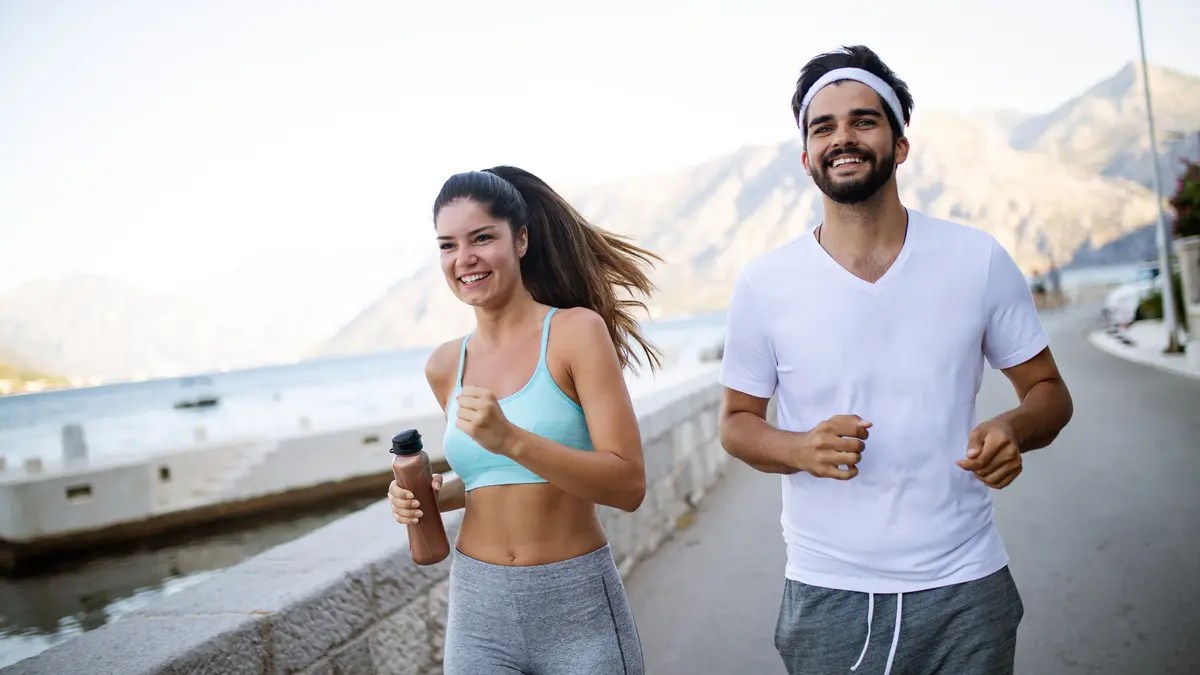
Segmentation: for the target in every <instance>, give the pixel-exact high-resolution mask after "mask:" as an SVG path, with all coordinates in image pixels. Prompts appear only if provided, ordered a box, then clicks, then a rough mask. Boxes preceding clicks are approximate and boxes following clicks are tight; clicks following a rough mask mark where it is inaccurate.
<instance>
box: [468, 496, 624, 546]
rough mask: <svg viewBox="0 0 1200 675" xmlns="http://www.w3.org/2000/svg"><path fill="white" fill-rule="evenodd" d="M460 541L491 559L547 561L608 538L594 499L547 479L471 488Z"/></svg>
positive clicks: (600, 543) (598, 543)
mask: <svg viewBox="0 0 1200 675" xmlns="http://www.w3.org/2000/svg"><path fill="white" fill-rule="evenodd" d="M466 505H467V508H466V513H465V514H464V515H463V521H462V525H461V526H460V527H459V532H458V542H457V543H456V546H457V548H458V550H459V551H461V552H462V553H463V554H464V555H467V556H470V557H472V558H475V559H476V560H480V561H483V562H485V563H491V564H493V565H515V566H528V565H544V564H547V563H552V562H559V561H562V560H569V559H571V558H575V557H578V556H581V555H584V554H585V553H591V552H592V551H595V550H597V549H599V548H600V547H602V546H604V544H605V543H606V542H607V541H608V539H607V537H606V535H605V533H604V527H603V526H602V525H601V524H600V518H599V516H598V515H597V514H596V505H595V504H594V503H593V502H590V501H587V500H584V499H580V498H578V497H574V496H572V495H569V494H567V493H566V492H563V491H562V490H561V489H560V488H557V487H555V486H553V485H551V484H549V483H532V484H522V485H493V486H488V487H481V488H476V489H474V490H471V491H470V492H468V493H467V500H466Z"/></svg>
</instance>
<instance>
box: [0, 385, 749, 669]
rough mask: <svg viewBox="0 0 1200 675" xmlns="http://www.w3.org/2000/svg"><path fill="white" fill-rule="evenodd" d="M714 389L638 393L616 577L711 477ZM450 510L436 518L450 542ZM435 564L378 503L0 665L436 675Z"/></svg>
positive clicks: (441, 612) (616, 514)
mask: <svg viewBox="0 0 1200 675" xmlns="http://www.w3.org/2000/svg"><path fill="white" fill-rule="evenodd" d="M720 395H721V394H720V386H719V385H718V384H717V382H716V367H715V366H712V367H709V368H708V369H707V370H705V371H704V373H703V374H701V375H699V376H698V377H697V378H696V379H694V380H691V381H688V382H685V383H683V384H680V385H677V386H675V387H673V388H671V389H669V390H666V391H663V392H660V393H658V394H655V395H654V396H651V397H643V398H640V399H639V400H638V402H637V413H638V422H639V426H640V429H641V433H642V439H643V448H644V454H645V461H646V474H647V491H646V499H645V501H644V502H643V503H642V506H641V508H639V509H638V510H637V511H636V512H635V513H632V514H630V513H624V512H621V511H619V510H616V509H611V508H608V507H600V514H601V518H602V520H603V522H604V525H605V528H606V530H607V532H608V535H609V540H610V543H611V545H612V548H613V554H614V556H615V557H616V560H617V563H618V566H619V568H620V570H621V573H622V574H623V575H627V574H629V572H630V571H631V570H632V569H633V568H634V567H635V566H636V565H637V563H638V562H639V561H640V560H643V559H645V558H646V557H647V556H648V555H650V554H652V553H653V552H654V550H655V549H657V548H658V547H659V545H661V543H662V542H663V541H664V540H665V539H666V538H667V537H668V536H670V534H671V533H672V532H673V531H674V530H675V528H676V527H677V525H678V524H679V522H680V519H681V517H683V516H684V515H685V514H687V513H688V512H689V510H690V509H691V508H692V507H693V506H694V505H695V504H696V503H697V502H698V501H699V500H700V499H702V498H703V496H704V494H705V492H706V490H707V488H708V487H710V486H711V485H712V483H713V482H714V481H715V480H716V478H717V476H718V475H719V473H720V470H721V467H722V466H723V465H724V462H725V460H726V454H725V453H724V451H723V450H722V449H721V447H720V442H719V440H718V437H717V415H718V407H719V404H720ZM461 516H462V512H461V511H458V512H454V513H449V514H444V519H445V523H446V528H447V531H448V533H449V534H450V536H451V537H454V536H456V534H457V532H458V526H459V523H460V522H461ZM449 565H450V562H449V560H446V561H444V562H442V563H439V564H437V565H432V566H429V567H424V568H423V567H419V566H417V565H414V564H413V563H412V560H411V558H410V557H409V553H408V542H407V537H406V536H405V529H404V528H403V527H401V526H400V525H397V524H396V523H395V521H393V520H392V517H391V512H390V509H389V507H388V504H387V502H386V501H382V500H381V501H380V502H378V503H376V504H374V505H372V506H370V507H367V508H366V509H363V510H362V511H359V512H357V513H355V514H352V515H350V516H348V517H346V518H343V519H341V520H338V521H336V522H334V523H331V524H330V525H328V526H326V527H324V528H321V529H319V530H316V531H313V532H311V533H309V534H308V535H306V536H304V537H301V538H299V539H296V540H294V541H292V542H289V543H287V544H284V545H281V546H278V547H276V548H273V549H271V550H269V551H267V552H265V553H263V554H261V555H258V556H256V557H254V558H251V559H248V560H246V561H244V562H242V563H241V564H239V565H236V566H234V567H232V568H229V569H227V570H224V571H222V572H221V573H219V574H217V575H215V576H214V577H212V578H211V579H208V580H205V581H203V582H201V583H199V584H196V585H194V586H191V587H189V588H186V589H184V590H182V591H179V592H177V593H175V594H173V595H170V596H167V597H164V598H161V599H159V600H158V601H156V602H154V603H152V604H150V605H149V606H147V607H146V608H144V609H143V610H141V611H139V612H137V613H135V614H131V615H128V616H127V617H125V618H122V619H120V620H118V621H116V622H114V623H112V624H109V625H106V626H104V627H101V628H99V629H97V630H94V631H91V632H88V633H84V634H82V635H80V636H77V637H75V638H73V639H71V640H68V641H67V642H65V643H63V644H62V645H59V646H57V647H54V648H51V649H49V650H47V651H46V652H43V653H42V654H39V655H37V656H34V657H32V658H29V659H26V660H24V661H21V662H19V663H17V664H14V665H13V666H10V667H8V668H5V669H3V670H0V673H3V674H4V675H32V674H34V673H37V674H46V675H50V674H53V675H66V674H69V673H87V674H88V675H151V674H155V675H158V674H164V675H165V674H174V673H190V674H195V675H207V674H212V675H216V674H218V673H219V674H221V675H251V674H253V675H259V674H264V675H265V674H272V675H275V674H280V675H282V674H284V673H303V674H305V675H349V674H353V675H369V674H378V675H384V674H387V675H391V674H396V675H400V674H404V675H427V674H431V673H440V672H441V655H442V639H443V635H444V631H445V616H446V578H447V575H448V574H449V571H450V567H449Z"/></svg>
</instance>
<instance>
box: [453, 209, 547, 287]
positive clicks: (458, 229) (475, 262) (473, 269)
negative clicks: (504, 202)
mask: <svg viewBox="0 0 1200 675" xmlns="http://www.w3.org/2000/svg"><path fill="white" fill-rule="evenodd" d="M434 229H435V230H436V232H437V241H438V248H440V249H441V251H442V274H443V275H445V277H446V283H447V284H449V285H450V290H451V291H453V292H454V295H455V296H456V297H458V299H459V300H462V301H463V302H464V303H466V304H468V305H471V306H473V307H482V306H485V305H488V304H490V303H492V302H493V301H496V300H497V299H504V298H507V297H508V295H509V293H511V292H512V290H513V289H514V288H516V287H519V286H520V285H521V283H522V282H521V256H524V255H525V251H526V249H527V247H528V237H527V234H526V230H525V228H521V229H520V231H519V232H517V233H516V235H514V234H513V231H512V227H511V226H510V225H509V224H508V221H506V220H500V219H498V218H493V217H492V216H491V215H490V214H489V213H488V212H487V209H485V208H483V207H481V206H480V205H479V204H477V203H475V202H473V201H471V200H467V199H463V200H459V201H456V202H453V203H451V204H447V205H446V206H444V207H442V210H441V211H439V212H438V216H437V220H436V222H435V223H434Z"/></svg>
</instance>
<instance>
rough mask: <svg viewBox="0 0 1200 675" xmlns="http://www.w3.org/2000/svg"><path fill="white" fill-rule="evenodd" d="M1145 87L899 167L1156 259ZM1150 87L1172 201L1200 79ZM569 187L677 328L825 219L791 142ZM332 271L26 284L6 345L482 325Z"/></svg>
mask: <svg viewBox="0 0 1200 675" xmlns="http://www.w3.org/2000/svg"><path fill="white" fill-rule="evenodd" d="M1140 77H1141V75H1140V70H1139V69H1138V68H1136V67H1134V66H1133V65H1130V66H1129V67H1126V68H1124V69H1122V70H1121V71H1120V72H1118V73H1116V74H1115V75H1114V76H1113V77H1111V78H1109V79H1107V80H1105V81H1104V82H1101V83H1098V84H1097V85H1095V86H1094V87H1091V88H1090V89H1088V90H1086V91H1084V92H1083V93H1081V94H1080V95H1079V96H1076V97H1075V98H1072V99H1070V100H1068V101H1066V102H1065V103H1064V104H1063V105H1062V106H1060V107H1058V108H1057V109H1055V110H1052V111H1049V112H1048V113H1046V114H1044V115H1032V116H1031V115H1024V114H1021V113H1014V112H1012V111H994V112H989V113H982V114H979V115H973V116H970V117H965V116H959V115H951V114H938V113H935V112H932V111H926V110H918V111H917V112H916V115H915V117H914V126H913V127H912V129H911V130H910V131H911V132H910V136H911V138H912V141H913V147H914V151H913V154H912V156H911V157H910V159H909V161H908V162H907V163H906V164H905V165H904V166H903V167H901V169H900V171H899V173H898V176H899V181H900V186H901V190H902V197H903V199H904V201H905V202H906V203H907V204H909V205H910V206H912V207H914V208H917V209H920V210H922V211H925V212H927V213H929V214H932V215H936V216H942V217H947V218H952V219H956V220H959V221H962V222H966V223H968V224H971V225H973V226H976V227H980V228H982V229H985V230H988V231H989V232H992V233H993V234H994V235H995V236H996V237H997V238H998V239H999V240H1000V241H1001V242H1002V243H1003V244H1004V245H1005V246H1006V247H1008V249H1009V250H1010V251H1011V252H1012V253H1013V255H1014V257H1016V258H1017V260H1018V261H1019V262H1021V263H1022V264H1023V265H1025V266H1026V267H1027V268H1032V267H1035V266H1042V265H1044V264H1045V263H1046V261H1048V260H1049V259H1050V258H1053V259H1055V260H1056V261H1058V262H1059V263H1060V264H1061V263H1065V262H1068V261H1071V260H1072V259H1075V258H1076V257H1079V259H1080V260H1081V261H1082V260H1088V261H1092V262H1101V261H1103V262H1120V261H1121V260H1123V259H1127V258H1129V257H1130V256H1144V254H1145V251H1146V250H1147V248H1148V246H1147V244H1148V243H1149V244H1152V243H1153V237H1152V234H1151V236H1150V237H1147V236H1146V232H1147V231H1146V230H1145V229H1144V226H1146V225H1148V224H1150V223H1153V222H1154V219H1155V210H1154V208H1153V200H1152V197H1151V193H1150V191H1149V190H1148V189H1147V187H1148V186H1149V185H1151V180H1150V165H1149V161H1148V159H1147V154H1148V152H1149V146H1148V143H1147V142H1146V138H1147V136H1146V133H1145V116H1144V102H1143V101H1144V99H1143V97H1142V92H1141V80H1140ZM1150 83H1151V88H1152V92H1153V94H1154V100H1155V109H1154V112H1155V116H1156V119H1157V121H1158V131H1159V136H1160V139H1161V143H1160V146H1161V150H1162V152H1163V154H1162V167H1163V170H1164V183H1165V185H1164V190H1165V191H1167V192H1168V193H1169V192H1170V191H1171V190H1172V189H1173V187H1174V176H1175V175H1177V173H1178V170H1179V166H1178V163H1177V161H1176V158H1177V157H1178V156H1181V155H1190V156H1192V157H1196V156H1200V147H1197V145H1196V144H1197V138H1198V136H1197V132H1200V78H1196V77H1192V76H1189V75H1185V74H1182V73H1178V72H1175V71H1170V70H1165V69H1157V68H1152V70H1151V74H1150ZM563 189H564V192H565V193H566V194H567V196H568V197H569V198H571V199H572V200H573V201H574V202H575V203H576V204H577V206H579V207H580V209H581V210H582V211H583V212H584V213H586V214H588V215H589V216H590V217H591V218H592V219H593V220H594V221H595V222H597V223H598V224H600V225H603V226H604V227H607V228H609V229H612V230H614V231H617V232H622V233H625V234H629V235H632V236H634V237H635V238H637V240H638V241H639V242H640V243H642V244H644V245H646V246H648V247H650V248H651V249H653V250H655V251H657V252H659V253H660V254H661V255H663V256H664V258H666V261H667V262H666V264H665V265H662V266H660V268H659V269H658V270H656V272H655V279H656V281H657V283H658V284H659V287H660V292H659V293H658V294H657V295H656V296H655V298H654V299H653V300H652V304H653V307H654V311H655V312H656V314H657V315H663V316H670V315H680V314H687V313H691V312H697V311H704V310H709V309H714V308H719V307H722V306H723V305H724V303H725V302H726V300H727V298H728V293H729V288H730V283H731V282H732V280H733V278H734V275H735V274H736V273H737V270H738V269H739V268H740V267H741V265H742V264H744V263H745V262H746V261H747V260H749V259H750V258H752V257H754V256H756V255H758V254H760V253H762V252H764V251H766V250H769V249H771V248H773V247H776V246H779V245H780V244H783V243H784V242H786V241H788V240H790V239H791V238H793V237H795V236H797V235H799V234H801V233H803V232H805V231H807V230H809V229H811V228H812V227H814V226H815V225H816V224H817V223H819V222H820V219H821V199H820V197H821V195H820V193H819V192H818V191H817V189H816V188H815V187H814V186H813V184H812V181H811V180H810V179H809V178H808V177H807V176H805V175H804V172H803V170H802V168H801V164H800V146H799V144H798V142H796V141H794V140H793V141H789V142H784V143H780V144H776V145H769V146H757V147H747V148H743V149H741V150H739V151H737V152H733V153H729V154H727V155H724V156H720V157H715V158H713V159H711V160H710V161H707V162H704V163H702V164H699V165H697V166H694V167H692V168H690V169H687V170H684V171H677V172H672V173H666V174H661V175H652V176H643V177H639V178H636V179H629V180H625V181H621V182H618V183H613V184H607V185H600V186H589V187H582V188H578V189H571V188H563ZM1151 248H1152V247H1151ZM272 269H274V268H272ZM282 269H284V270H285V271H287V270H289V269H290V268H286V267H285V268H282ZM335 269H338V270H343V272H344V268H343V267H336V266H334V265H332V264H331V265H329V266H328V267H324V268H320V269H317V268H314V269H307V268H306V269H296V270H290V272H289V274H288V275H282V274H278V275H276V274H267V275H265V276H266V278H267V282H264V281H263V276H264V275H263V274H261V273H258V272H256V271H255V270H253V269H252V270H250V272H252V273H248V274H246V275H245V276H244V278H243V277H241V276H238V277H236V278H235V277H231V278H230V279H228V280H227V281H226V282H225V283H224V285H223V286H224V287H222V288H215V287H214V288H207V289H203V291H202V292H200V293H199V294H197V295H192V296H185V295H181V294H179V293H176V292H166V291H160V290H146V289H143V288H137V287H134V286H132V285H130V284H126V283H123V282H118V281H115V280H112V279H104V278H100V277H94V276H76V277H71V278H64V279H56V280H49V281H43V282H36V283H30V284H27V285H25V286H23V287H20V288H15V289H12V290H9V291H6V292H4V293H0V345H4V346H6V347H8V348H11V350H12V351H13V352H14V353H15V354H17V355H18V356H19V358H20V360H21V361H22V362H24V363H27V364H29V366H30V367H33V368H37V369H40V370H43V371H47V372H53V373H60V374H64V375H67V376H70V377H73V378H89V377H102V378H105V379H110V378H138V377H145V376H166V375H172V374H178V373H187V372H196V371H206V370H215V369H221V368H236V367H242V366H249V365H256V364H263V363H268V362H288V361H291V360H294V359H296V358H299V357H301V356H304V355H308V356H316V355H324V354H349V353H362V352H370V351H376V350H381V349H388V348H395V347H402V346H414V345H427V344H430V343H435V342H438V341H441V340H443V339H447V338H449V337H452V336H454V335H456V334H461V333H462V332H464V331H465V330H467V328H469V326H470V325H471V321H472V317H471V314H470V312H469V310H467V309H466V308H464V307H463V306H462V305H461V304H459V303H458V302H457V301H455V300H454V298H453V296H452V295H451V294H450V291H449V290H448V289H447V288H446V284H445V282H444V281H443V280H442V277H441V273H440V271H439V270H438V269H437V268H436V266H432V267H427V268H424V269H421V270H418V271H416V272H415V273H413V274H411V275H410V276H408V277H405V278H403V279H400V280H398V281H396V282H395V283H393V284H392V285H391V287H390V288H385V289H382V291H383V292H382V293H381V294H380V295H378V296H377V297H376V298H375V299H374V301H371V294H372V293H374V292H375V291H374V290H373V289H374V288H375V286H374V284H375V283H378V282H377V281H375V280H372V281H371V283H370V284H365V285H364V284H363V283H361V281H360V282H355V283H356V284H357V285H352V284H351V281H350V280H349V279H347V278H346V275H345V274H344V273H338V272H335V271H334V270H335ZM264 283H265V285H264ZM360 286H361V288H360ZM364 289H365V291H364ZM335 291H336V292H335ZM364 292H365V295H364ZM355 299H357V300H355ZM235 300H236V301H237V302H234V301H235ZM235 305H236V306H235ZM360 307H365V309H362V310H361V311H359V309H358V308H360ZM328 336H332V338H329V337H328Z"/></svg>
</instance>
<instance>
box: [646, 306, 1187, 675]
mask: <svg viewBox="0 0 1200 675" xmlns="http://www.w3.org/2000/svg"><path fill="white" fill-rule="evenodd" d="M1090 316H1091V314H1090V312H1084V311H1072V312H1068V313H1064V314H1058V315H1052V316H1047V317H1046V319H1045V320H1046V325H1047V329H1048V330H1049V331H1050V333H1051V338H1052V347H1053V349H1054V351H1055V355H1056V358H1057V359H1058V362H1059V364H1060V367H1061V368H1062V370H1063V374H1064V377H1065V378H1066V379H1067V382H1068V384H1069V385H1070V386H1071V389H1072V392H1073V394H1074V397H1075V418H1074V420H1073V421H1072V423H1071V425H1070V426H1068V428H1067V430H1066V431H1064V433H1063V434H1062V436H1060V437H1059V439H1058V440H1057V441H1056V442H1055V443H1054V444H1053V445H1052V446H1050V447H1049V448H1045V449H1042V450H1039V451H1036V452H1034V453H1031V454H1030V455H1027V456H1026V460H1025V472H1024V473H1023V474H1022V476H1021V477H1020V478H1019V479H1018V480H1017V481H1016V482H1015V483H1014V484H1013V485H1012V486H1010V487H1009V488H1007V489H1005V490H1004V491H1003V492H1001V493H999V494H998V498H997V521H998V524H999V527H1000V530H1001V533H1002V535H1003V537H1004V540H1005V543H1006V544H1007V546H1008V550H1009V553H1010V555H1011V557H1012V572H1013V576H1014V577H1015V578H1016V581H1017V584H1018V585H1019V587H1020V589H1021V593H1022V596H1023V598H1024V601H1025V620H1024V622H1023V623H1022V625H1021V632H1020V636H1019V643H1018V658H1017V672H1018V673H1020V674H1021V675H1026V674H1030V675H1076V674H1079V675H1082V674H1085V673H1086V674H1088V675H1130V674H1134V673H1137V674H1140V673H1147V674H1151V673H1153V674H1154V675H1164V674H1168V673H1179V674H1181V675H1182V674H1184V673H1200V489H1198V486H1197V482H1198V479H1200V382H1198V381H1195V380H1189V379H1186V378H1181V377H1178V376H1175V375H1171V374H1168V373H1164V372H1161V371H1158V370H1154V369H1150V368H1146V367H1144V366H1139V365H1135V364H1131V363H1128V362H1125V361H1122V360H1120V359H1117V358H1116V357H1113V356H1110V355H1108V354H1105V353H1103V352H1100V351H1099V350H1097V349H1095V348H1094V347H1092V346H1091V345H1090V344H1088V343H1087V341H1086V336H1085V333H1086V330H1087V328H1088V327H1089V318H1090ZM1015 402H1016V396H1015V395H1014V394H1013V393H1012V389H1011V387H1010V386H1009V385H1008V383H1007V381H1006V380H1005V379H1004V378H1003V376H1002V375H1000V374H998V373H991V372H989V374H988V376H987V377H986V378H985V382H984V386H983V390H982V391H981V393H980V400H979V405H980V414H981V415H992V414H995V413H996V412H999V411H1001V410H1003V409H1006V408H1008V407H1011V406H1012V405H1013V404H1015ZM779 501H780V487H779V479H778V477H775V476H767V475H763V474H758V473H757V472H755V471H753V470H750V469H748V468H746V467H745V466H744V465H742V464H741V463H740V462H739V463H731V464H730V465H729V469H728V470H727V474H726V476H725V478H724V479H723V480H722V481H721V482H720V483H719V484H718V486H717V487H716V488H715V489H714V490H713V492H711V493H710V495H709V496H708V498H707V499H706V500H705V501H704V502H703V504H702V507H701V509H700V511H699V513H698V514H697V517H696V519H695V522H694V523H693V525H692V526H691V527H690V528H689V529H687V530H685V531H683V532H681V533H680V534H678V535H677V536H676V537H675V539H673V540H672V541H671V542H670V543H669V544H667V545H666V546H665V547H664V548H663V549H662V550H661V552H660V553H659V554H658V555H656V556H655V557H654V558H653V559H652V560H649V561H647V562H646V563H645V564H644V565H643V566H642V567H641V568H639V569H638V570H637V571H636V572H635V573H634V574H633V575H632V577H631V578H630V580H629V583H628V588H629V594H630V597H631V602H632V604H633V610H634V613H635V615H636V617H637V620H638V626H639V631H640V633H641V637H642V641H643V645H644V650H645V658H646V666H647V672H648V673H650V675H675V674H679V675H684V674H687V675H692V674H706V673H753V674H755V675H782V674H783V673H784V670H783V667H782V665H781V663H780V661H779V657H778V655H777V654H776V653H775V651H774V646H773V644H772V635H773V629H774V621H775V614H776V611H777V610H778V607H779V600H780V594H781V592H782V587H783V562H784V552H783V546H782V543H781V541H780V532H779ZM901 644H903V643H901ZM848 666H849V664H847V667H848ZM860 675H861V674H860ZM867 675H870V674H867ZM897 675H901V674H899V673H898V674H897Z"/></svg>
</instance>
